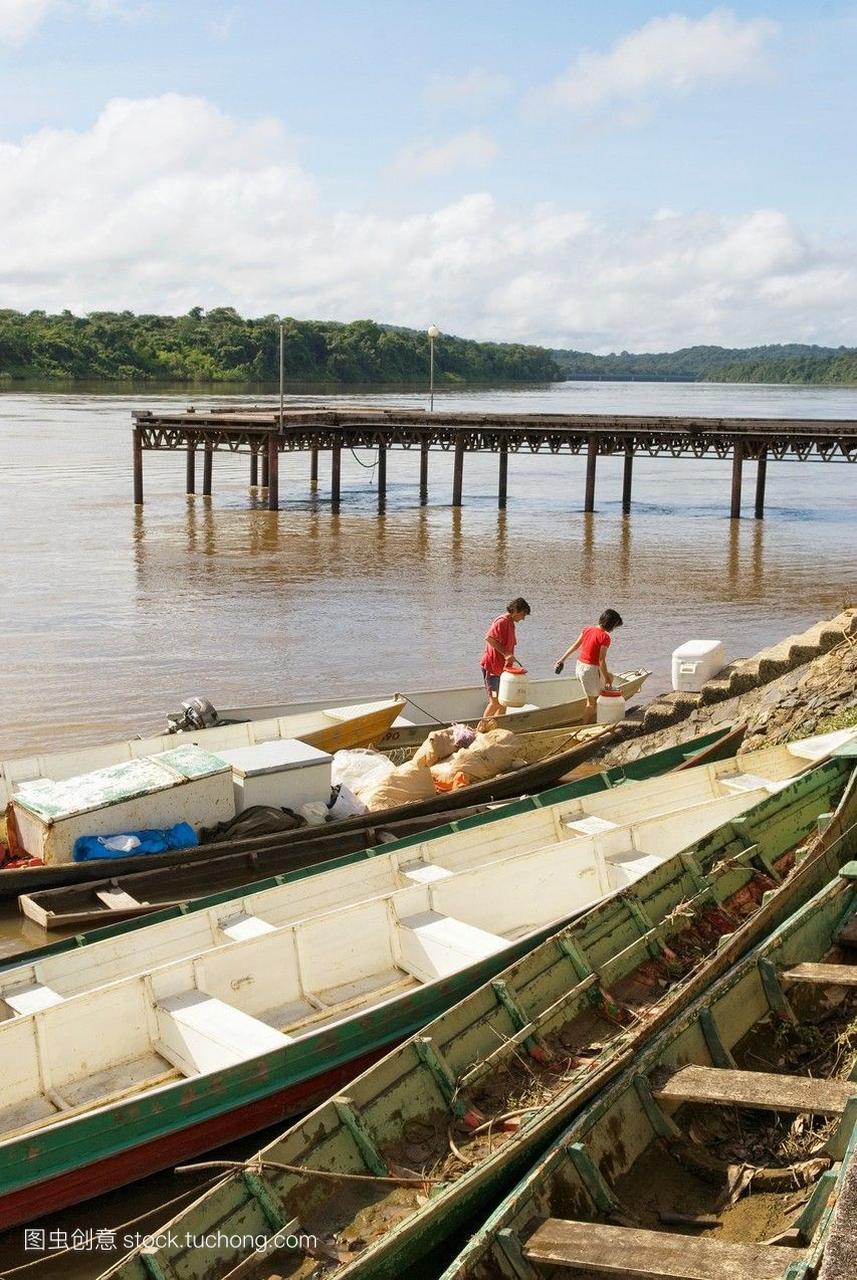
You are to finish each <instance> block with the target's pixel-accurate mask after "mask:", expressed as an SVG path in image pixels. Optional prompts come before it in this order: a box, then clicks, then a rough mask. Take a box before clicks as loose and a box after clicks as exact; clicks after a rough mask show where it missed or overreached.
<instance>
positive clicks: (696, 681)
mask: <svg viewBox="0 0 857 1280" xmlns="http://www.w3.org/2000/svg"><path fill="white" fill-rule="evenodd" d="M725 666H726V650H725V649H724V647H723V641H722V640H688V642H687V644H682V645H679V647H678V648H677V649H674V650H673V688H674V689H680V690H681V691H682V692H683V693H699V690H700V689H701V688H702V686H703V685H704V684H705V683H706V681H707V680H710V679H711V678H712V676H716V675H717V673H718V671H722V670H723V668H724V667H725Z"/></svg>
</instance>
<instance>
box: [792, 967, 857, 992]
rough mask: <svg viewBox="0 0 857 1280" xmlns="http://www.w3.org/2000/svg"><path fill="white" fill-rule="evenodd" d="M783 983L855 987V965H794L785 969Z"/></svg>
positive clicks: (856, 985) (856, 977)
mask: <svg viewBox="0 0 857 1280" xmlns="http://www.w3.org/2000/svg"><path fill="white" fill-rule="evenodd" d="M782 979H783V982H813V983H818V984H819V985H821V986H830V987H857V965H853V964H796V965H795V966H794V968H793V969H786V971H785V973H783V975H782Z"/></svg>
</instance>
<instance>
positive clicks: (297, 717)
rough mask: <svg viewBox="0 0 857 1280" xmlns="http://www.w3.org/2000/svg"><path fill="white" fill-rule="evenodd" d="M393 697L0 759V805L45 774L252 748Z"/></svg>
mask: <svg viewBox="0 0 857 1280" xmlns="http://www.w3.org/2000/svg"><path fill="white" fill-rule="evenodd" d="M396 701H397V699H396V698H386V699H382V700H380V701H377V702H373V703H366V702H363V703H356V702H355V703H353V704H352V703H349V704H348V705H347V706H343V707H327V708H325V707H324V704H323V703H318V704H317V706H316V705H315V704H313V705H312V706H311V707H305V708H304V709H302V710H300V711H296V712H294V713H291V714H283V715H279V716H277V715H272V716H267V717H265V718H260V719H255V720H253V721H252V722H251V723H247V724H228V725H221V726H220V727H218V728H216V729H199V730H195V731H192V732H187V733H182V734H181V736H180V737H177V736H176V735H175V734H161V735H159V736H158V737H155V738H129V739H128V740H127V741H125V742H108V743H105V744H103V745H101V746H97V747H79V748H76V749H75V750H73V751H59V752H53V753H50V754H46V755H35V756H19V757H17V758H14V759H11V760H4V761H2V762H0V807H2V808H5V806H6V805H7V804H8V802H9V801H10V800H11V799H12V797H13V795H14V793H15V791H16V790H17V789H18V788H20V787H21V786H22V785H23V784H24V783H27V782H34V781H36V780H37V779H41V778H49V779H51V781H53V782H60V781H62V780H63V779H65V778H76V777H79V776H80V775H82V774H89V773H93V772H95V771H96V770H98V769H106V768H108V767H109V766H110V765H114V764H122V763H123V762H124V761H126V760H137V759H140V758H142V757H145V756H156V755H160V754H162V753H163V752H169V751H174V750H175V749H176V748H177V747H179V746H183V745H184V744H185V743H195V744H196V745H197V746H200V747H204V748H205V750H206V751H210V752H211V753H212V754H213V755H216V754H217V752H218V751H219V750H222V751H226V750H229V749H233V748H236V747H252V746H256V745H259V744H261V743H265V742H276V741H278V740H280V739H289V738H301V737H302V736H303V735H305V734H308V733H316V732H318V731H319V730H321V729H325V728H328V727H329V728H333V727H335V726H337V725H342V724H344V723H346V722H347V721H350V720H355V719H359V718H360V717H364V716H367V715H372V714H373V713H375V712H377V711H383V710H384V709H385V708H389V707H392V706H393V705H394V704H395V703H396Z"/></svg>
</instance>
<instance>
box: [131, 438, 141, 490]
mask: <svg viewBox="0 0 857 1280" xmlns="http://www.w3.org/2000/svg"><path fill="white" fill-rule="evenodd" d="M132 456H133V460H134V505H135V507H142V505H143V438H142V434H141V432H140V428H139V427H134V432H133V446H132Z"/></svg>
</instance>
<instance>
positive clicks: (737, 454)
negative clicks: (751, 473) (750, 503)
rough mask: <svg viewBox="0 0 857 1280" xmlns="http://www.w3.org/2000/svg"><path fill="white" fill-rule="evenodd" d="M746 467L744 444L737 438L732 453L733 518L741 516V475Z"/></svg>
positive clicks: (736, 518)
mask: <svg viewBox="0 0 857 1280" xmlns="http://www.w3.org/2000/svg"><path fill="white" fill-rule="evenodd" d="M743 469H744V445H743V444H742V442H741V441H740V440H736V442H735V447H734V450H733V453H732V508H731V511H730V513H729V514H730V516H731V518H732V519H733V520H740V518H741V475H742V472H743Z"/></svg>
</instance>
